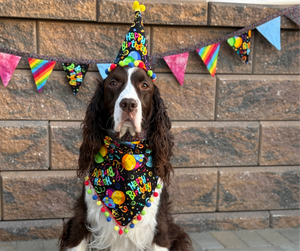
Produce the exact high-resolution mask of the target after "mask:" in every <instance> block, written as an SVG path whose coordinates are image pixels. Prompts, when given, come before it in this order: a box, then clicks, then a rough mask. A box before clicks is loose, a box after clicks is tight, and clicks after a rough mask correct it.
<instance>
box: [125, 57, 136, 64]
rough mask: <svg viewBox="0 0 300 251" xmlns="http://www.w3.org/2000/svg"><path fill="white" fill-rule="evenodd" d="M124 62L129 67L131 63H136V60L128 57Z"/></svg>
mask: <svg viewBox="0 0 300 251" xmlns="http://www.w3.org/2000/svg"><path fill="white" fill-rule="evenodd" d="M123 62H124V65H128V64H129V63H131V62H132V63H133V62H134V58H133V57H130V56H128V57H127V58H125V59H124V60H123Z"/></svg>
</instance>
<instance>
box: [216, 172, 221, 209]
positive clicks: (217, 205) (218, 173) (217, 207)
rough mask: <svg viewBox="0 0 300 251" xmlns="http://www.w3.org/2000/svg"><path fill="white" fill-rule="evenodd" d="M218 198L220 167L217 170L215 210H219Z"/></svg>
mask: <svg viewBox="0 0 300 251" xmlns="http://www.w3.org/2000/svg"><path fill="white" fill-rule="evenodd" d="M219 199H220V168H219V167H218V171H217V202H216V212H219Z"/></svg>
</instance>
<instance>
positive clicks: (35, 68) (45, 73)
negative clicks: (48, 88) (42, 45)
mask: <svg viewBox="0 0 300 251" xmlns="http://www.w3.org/2000/svg"><path fill="white" fill-rule="evenodd" d="M28 62H29V66H30V69H31V72H32V75H33V78H34V81H35V84H36V88H37V90H38V92H41V91H42V89H43V87H44V86H45V84H46V82H47V80H48V78H49V76H50V74H51V72H52V70H53V68H54V65H55V63H56V62H54V61H48V60H41V59H35V58H28Z"/></svg>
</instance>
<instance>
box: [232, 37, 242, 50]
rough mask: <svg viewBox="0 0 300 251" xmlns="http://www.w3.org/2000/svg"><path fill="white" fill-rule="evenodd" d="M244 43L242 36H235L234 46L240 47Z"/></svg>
mask: <svg viewBox="0 0 300 251" xmlns="http://www.w3.org/2000/svg"><path fill="white" fill-rule="evenodd" d="M242 43H243V40H242V38H240V37H237V38H235V44H234V47H235V48H239V47H241V45H242Z"/></svg>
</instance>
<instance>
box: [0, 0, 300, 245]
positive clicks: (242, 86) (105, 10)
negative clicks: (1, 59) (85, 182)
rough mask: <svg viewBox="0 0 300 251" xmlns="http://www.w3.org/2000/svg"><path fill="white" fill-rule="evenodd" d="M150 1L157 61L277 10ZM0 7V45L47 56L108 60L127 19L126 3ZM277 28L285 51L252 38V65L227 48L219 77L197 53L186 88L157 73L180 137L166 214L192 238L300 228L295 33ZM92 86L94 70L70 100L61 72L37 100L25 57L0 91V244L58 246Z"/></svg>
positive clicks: (147, 17)
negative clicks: (41, 241) (53, 241)
mask: <svg viewBox="0 0 300 251" xmlns="http://www.w3.org/2000/svg"><path fill="white" fill-rule="evenodd" d="M58 2H59V3H58ZM145 4H146V8H147V10H146V12H145V14H144V23H145V26H146V32H147V39H148V44H149V51H150V53H152V54H153V53H160V52H165V51H168V50H172V49H180V48H184V47H187V46H189V45H193V44H195V43H199V42H204V41H207V40H209V39H213V38H217V37H220V36H222V35H225V34H228V33H231V32H232V31H235V30H237V29H239V28H241V27H244V26H246V25H249V24H251V23H254V22H256V21H258V20H260V19H261V18H264V17H266V16H268V15H271V14H272V13H274V12H277V11H278V10H279V9H280V8H282V7H278V6H253V5H247V6H246V5H242V4H221V3H211V4H207V3H205V2H199V1H187V2H180V1H169V0H162V1H161V0H160V1H156V0H155V1H151V3H147V2H146V3H145ZM0 5H1V8H0V46H4V47H7V48H12V49H16V50H21V51H26V52H34V53H40V54H47V55H52V56H64V57H72V58H75V57H77V58H88V59H90V58H92V59H102V58H114V57H115V56H116V54H117V52H118V50H119V47H120V45H121V43H122V41H123V39H124V36H125V33H126V32H127V31H128V29H129V25H130V23H131V22H132V20H133V12H132V8H131V5H132V1H113V0H98V1H96V0H82V1H63V2H61V1H45V0H37V1H27V0H25V1H23V2H22V4H20V2H19V1H17V0H11V1H9V2H8V1H4V0H0ZM281 28H282V30H281V44H282V50H281V51H277V50H276V49H275V47H273V46H272V45H271V44H270V43H269V42H268V41H267V40H266V39H265V38H264V37H263V36H262V35H260V34H259V33H258V32H257V31H256V30H254V31H253V32H252V34H253V36H252V40H251V55H250V61H249V64H248V65H246V64H244V63H243V62H242V61H241V60H240V59H239V58H238V57H237V55H236V54H235V52H234V51H233V50H232V49H231V48H230V47H229V45H227V44H226V43H225V42H224V43H222V44H221V48H220V52H219V58H218V64H217V74H216V76H215V78H212V77H211V76H210V74H209V73H208V71H207V69H206V67H205V65H204V63H203V62H202V61H201V59H200V57H199V56H198V55H197V53H196V52H192V53H190V55H189V61H188V65H187V70H186V72H187V74H186V76H185V82H184V85H183V86H180V85H179V84H178V83H177V81H176V79H175V77H174V76H173V75H172V73H171V72H170V70H169V69H168V67H167V65H166V64H165V63H164V61H163V60H160V61H159V62H158V63H157V65H156V70H155V71H156V72H157V74H158V80H157V82H156V83H157V85H158V86H159V87H160V89H161V93H162V96H163V98H164V100H165V103H166V105H167V107H168V112H169V116H170V117H171V119H172V121H173V128H172V132H173V134H174V135H175V148H174V157H173V159H172V163H173V165H174V167H175V177H174V180H173V183H172V185H171V187H170V193H171V198H172V200H173V213H174V217H175V219H176V222H177V223H179V224H181V225H182V226H184V227H185V228H186V230H188V231H199V230H201V231H202V230H225V229H258V228H268V227H272V228H281V227H297V226H299V225H300V223H299V220H300V217H299V177H300V169H299V164H300V163H299V162H300V160H299V140H300V129H299V118H300V116H299V112H300V97H299V93H300V79H299V69H300V65H299V57H300V36H299V27H297V26H296V25H295V24H294V23H293V22H291V21H290V20H289V19H287V18H285V17H282V21H281ZM98 78H100V75H99V73H98V72H97V68H96V67H95V65H92V66H91V67H90V71H89V72H88V73H87V75H86V78H85V81H84V84H83V85H82V87H81V88H80V92H79V93H78V94H77V96H75V97H74V96H73V95H72V92H71V89H70V87H69V85H68V83H67V80H66V78H65V74H64V72H63V71H62V67H61V65H59V64H57V65H56V67H55V70H54V71H53V73H52V74H51V76H50V78H49V79H48V82H47V84H46V86H45V87H44V89H43V91H42V93H38V92H37V91H36V87H35V84H34V81H33V77H32V74H31V71H30V69H29V65H28V62H27V60H25V59H22V60H21V61H20V63H19V65H18V67H17V69H16V71H15V72H14V74H13V77H12V79H11V81H10V83H9V85H8V87H7V88H5V87H4V86H3V85H2V84H0V140H1V144H0V177H1V178H0V241H7V240H26V239H36V238H57V237H58V235H59V232H60V229H61V227H62V224H63V220H65V219H67V218H69V217H71V216H72V211H71V209H72V207H73V205H74V202H75V200H76V198H77V196H78V194H79V193H80V190H81V181H80V180H78V178H77V177H76V171H75V170H76V167H77V158H78V149H79V146H80V144H81V141H82V134H81V129H80V123H81V122H82V120H83V117H84V114H85V110H86V106H87V102H88V101H89V100H90V99H91V97H92V95H93V92H94V90H95V88H96V84H97V83H96V79H98Z"/></svg>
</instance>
